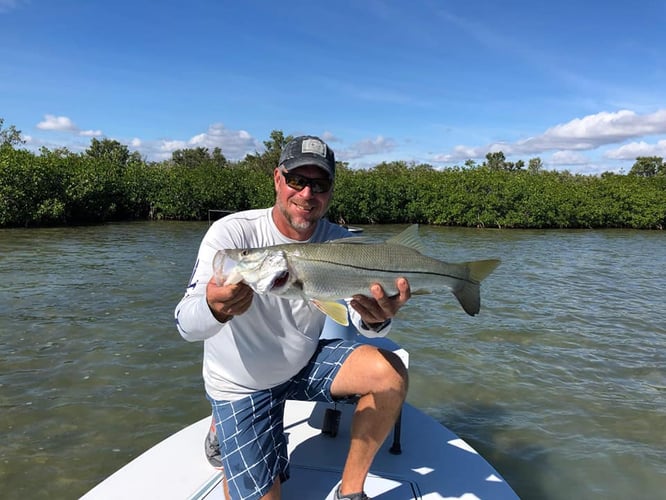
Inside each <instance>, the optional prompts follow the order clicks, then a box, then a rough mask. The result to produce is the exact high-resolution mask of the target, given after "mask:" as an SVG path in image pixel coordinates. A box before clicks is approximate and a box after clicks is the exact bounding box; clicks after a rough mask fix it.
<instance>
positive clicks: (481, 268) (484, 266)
mask: <svg viewBox="0 0 666 500" xmlns="http://www.w3.org/2000/svg"><path fill="white" fill-rule="evenodd" d="M501 262H502V261H501V260H499V259H489V260H475V261H472V262H465V264H464V265H466V266H467V269H469V278H470V279H471V280H472V281H476V282H477V283H481V282H482V281H483V280H484V279H486V277H487V276H488V275H489V274H490V273H492V272H493V271H494V270H495V268H496V267H497V266H499V265H500V263H501Z"/></svg>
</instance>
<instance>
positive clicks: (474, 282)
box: [301, 257, 479, 285]
mask: <svg viewBox="0 0 666 500" xmlns="http://www.w3.org/2000/svg"><path fill="white" fill-rule="evenodd" d="M301 259H302V260H308V261H310V262H322V263H324V264H331V265H333V266H343V267H351V268H352V269H358V270H361V271H377V272H382V273H396V274H400V273H404V274H423V275H428V274H429V275H432V276H442V277H444V278H451V279H456V280H460V281H466V282H467V283H471V284H473V285H478V284H479V282H478V281H474V280H471V279H469V278H461V277H459V276H453V275H452V274H442V273H436V272H433V271H395V270H388V269H379V268H373V267H363V266H356V265H354V264H347V263H343V262H338V261H332V260H323V259H307V258H303V257H301Z"/></svg>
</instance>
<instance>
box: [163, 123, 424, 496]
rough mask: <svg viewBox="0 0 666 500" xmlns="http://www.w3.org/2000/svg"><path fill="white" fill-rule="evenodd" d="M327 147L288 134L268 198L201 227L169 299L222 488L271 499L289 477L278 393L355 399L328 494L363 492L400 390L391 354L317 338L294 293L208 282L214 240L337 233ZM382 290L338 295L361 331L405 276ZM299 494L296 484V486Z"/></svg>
mask: <svg viewBox="0 0 666 500" xmlns="http://www.w3.org/2000/svg"><path fill="white" fill-rule="evenodd" d="M334 178H335V156H334V153H333V151H332V150H331V149H330V148H329V147H328V145H327V144H326V143H324V142H323V141H322V140H321V139H319V138H317V137H313V136H302V137H297V138H295V139H294V140H292V141H291V142H289V143H288V144H287V145H286V146H285V148H284V150H283V151H282V155H281V156H280V162H279V165H278V166H277V168H276V169H275V170H274V173H273V182H274V184H275V192H276V200H275V204H274V206H273V207H271V208H268V209H259V210H249V211H245V212H239V213H235V214H232V215H229V216H227V217H225V218H223V219H220V220H219V221H217V222H215V223H214V224H213V225H212V226H211V227H210V229H209V230H208V232H207V234H206V235H205V236H204V238H203V241H202V242H201V246H200V248H199V254H198V259H197V263H196V264H195V267H194V272H193V274H192V278H191V282H190V284H189V286H188V288H187V291H186V293H185V296H184V297H183V299H182V300H181V301H180V303H179V304H178V306H177V307H176V311H175V317H176V324H177V326H178V330H179V332H180V334H181V335H182V336H183V338H185V339H186V340H188V341H197V340H203V341H204V358H203V378H204V383H205V388H206V393H207V396H208V399H209V400H210V401H211V405H212V408H213V418H214V420H215V426H216V433H217V436H218V439H219V442H220V452H221V455H222V463H223V468H224V475H225V482H226V485H225V486H226V488H225V490H226V495H227V497H228V498H229V497H230V498H233V499H259V498H264V499H276V498H280V483H281V482H283V481H285V480H286V479H287V478H288V475H289V470H288V457H287V444H286V440H285V437H284V434H283V426H282V419H283V413H284V401H285V400H286V399H304V400H316V401H345V400H350V401H357V407H356V410H355V413H354V418H353V422H352V431H351V434H352V437H351V443H350V448H349V453H348V456H347V460H346V462H345V465H344V469H343V472H342V478H341V482H340V485H339V486H338V488H337V491H336V497H335V498H338V499H349V500H363V499H367V496H366V495H365V494H364V493H363V484H364V481H365V478H366V476H367V474H368V471H369V469H370V466H371V464H372V460H373V458H374V456H375V454H376V452H377V450H378V449H379V447H380V446H381V444H382V443H383V441H384V440H385V438H386V436H387V435H388V433H389V431H390V430H391V428H392V427H393V424H394V422H395V420H396V418H397V416H398V414H399V412H400V408H401V406H402V403H403V402H404V399H405V395H406V392H407V373H406V370H405V368H404V366H403V364H402V362H401V361H400V360H399V358H398V357H397V356H395V355H394V354H393V353H391V352H387V351H383V350H380V349H377V348H375V347H372V346H369V345H364V344H361V343H357V342H354V341H348V340H347V341H345V340H339V339H338V340H320V339H319V335H320V333H321V331H322V327H323V325H324V320H325V316H324V315H323V314H322V313H321V312H319V311H317V310H316V309H315V308H313V307H311V306H310V304H308V303H307V302H306V301H303V300H288V299H281V298H277V297H274V296H269V295H255V294H254V292H253V291H252V289H251V288H250V287H249V286H248V285H246V284H245V283H238V284H234V285H227V286H224V285H218V284H217V282H216V281H215V278H214V277H213V276H212V275H213V265H212V262H213V257H214V256H215V254H216V252H217V251H218V250H221V249H229V248H258V247H265V246H271V245H277V244H283V243H295V242H305V241H309V242H322V241H327V240H331V239H336V238H341V237H345V236H348V233H347V231H346V230H345V229H343V228H342V227H340V226H337V225H335V224H332V223H330V222H329V221H328V220H326V219H323V216H324V215H325V213H326V211H327V209H328V206H329V203H330V201H331V196H332V193H333V182H334ZM396 285H397V288H398V290H399V293H398V294H397V295H396V296H392V297H387V296H386V295H385V293H384V290H383V289H382V287H381V286H380V285H378V284H375V285H373V286H372V287H371V289H370V290H369V295H368V296H365V295H358V296H354V297H352V298H351V299H350V300H349V301H348V305H349V307H348V309H349V316H350V320H351V322H352V323H353V324H354V325H355V326H356V327H357V329H358V330H359V332H360V333H362V334H364V335H366V336H370V337H374V336H384V335H386V333H387V332H388V331H389V329H390V322H391V318H392V317H393V316H394V315H395V314H396V312H397V311H398V309H399V308H400V307H401V306H402V305H403V304H404V303H405V302H406V301H407V300H408V299H409V298H410V295H411V293H410V288H409V283H408V282H407V280H405V279H404V278H400V279H398V280H397V283H396ZM303 495H304V498H307V492H303Z"/></svg>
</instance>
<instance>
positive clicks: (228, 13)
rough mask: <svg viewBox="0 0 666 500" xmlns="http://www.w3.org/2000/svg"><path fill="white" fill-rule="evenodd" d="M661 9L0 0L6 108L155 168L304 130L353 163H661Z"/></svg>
mask: <svg viewBox="0 0 666 500" xmlns="http://www.w3.org/2000/svg"><path fill="white" fill-rule="evenodd" d="M665 26H666V2H664V1H663V0H642V1H641V2H627V1H613V0H607V1H597V0H593V1H586V2H585V1H584V2H581V1H580V0H577V1H575V2H574V1H568V0H560V1H557V2H553V1H550V2H545V1H544V2H535V1H534V0H531V1H523V0H515V1H502V2H499V1H491V0H479V1H473V0H451V1H444V0H441V1H437V0H411V1H408V0H403V1H398V0H386V1H383V0H341V1H336V2H333V1H328V2H317V1H312V0H310V1H305V0H304V1H298V0H281V1H279V2H278V1H268V0H265V1H259V0H247V1H223V0H219V1H212V0H188V1H175V0H163V1H159V2H157V1H155V2H148V1H142V0H132V1H127V0H114V1H112V2H111V1H107V2H105V1H101V0H100V1H92V0H0V117H1V118H4V119H5V127H6V126H9V125H15V126H16V127H17V128H18V129H19V130H21V131H22V133H23V136H24V138H25V139H26V140H27V144H26V147H28V148H30V149H34V150H37V149H38V148H40V147H42V146H45V147H47V148H49V149H53V148H56V147H67V148H69V149H70V150H72V151H74V152H80V151H83V150H85V148H86V147H87V146H88V145H89V144H90V140H91V137H98V138H109V139H116V140H118V141H120V142H122V143H123V144H127V145H128V146H129V147H130V149H131V150H136V151H139V152H140V153H141V154H142V155H144V156H145V157H146V158H148V159H150V160H161V159H165V158H170V157H171V153H172V152H173V151H174V150H176V149H182V148H193V147H199V146H203V147H208V148H210V149H212V148H214V147H218V146H219V147H220V148H221V149H222V152H223V153H224V154H225V156H226V157H227V158H229V159H233V160H236V159H240V158H242V157H244V156H245V154H247V153H253V152H255V151H262V149H263V141H265V140H268V139H269V136H270V133H271V131H272V130H276V129H277V130H282V131H283V132H284V133H285V134H292V135H298V134H305V133H307V134H314V135H319V136H320V137H322V138H324V139H325V140H327V141H328V142H329V145H330V146H331V147H332V148H333V149H334V150H335V152H336V156H337V158H338V160H342V161H347V162H349V164H350V165H351V166H352V167H354V168H356V167H358V168H363V167H368V166H373V165H375V164H377V163H379V162H381V161H392V160H405V161H408V162H412V161H414V162H417V163H429V164H431V165H433V166H435V167H445V166H451V165H463V164H464V162H465V160H467V159H473V160H475V161H477V162H481V161H483V159H484V158H485V155H486V153H488V152H490V151H500V150H501V151H503V152H504V153H505V155H506V156H507V158H509V159H510V160H514V161H515V160H519V159H522V160H524V161H525V162H527V161H528V160H529V159H530V158H533V157H536V156H539V157H540V158H541V159H542V160H543V161H544V164H545V166H546V168H548V169H557V170H564V169H567V170H569V171H572V172H580V173H586V174H594V173H600V172H603V171H622V170H623V171H625V172H626V171H628V170H629V169H630V168H631V166H632V165H633V163H634V161H635V158H636V157H637V156H662V157H666V50H665V49H664V47H666V29H664V27H665Z"/></svg>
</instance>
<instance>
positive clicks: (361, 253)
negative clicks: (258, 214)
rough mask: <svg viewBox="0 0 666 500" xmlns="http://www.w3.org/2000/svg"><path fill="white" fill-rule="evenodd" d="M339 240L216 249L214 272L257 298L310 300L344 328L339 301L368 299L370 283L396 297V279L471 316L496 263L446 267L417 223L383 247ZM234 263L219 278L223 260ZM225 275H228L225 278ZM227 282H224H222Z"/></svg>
mask: <svg viewBox="0 0 666 500" xmlns="http://www.w3.org/2000/svg"><path fill="white" fill-rule="evenodd" d="M366 241H367V240H366V239H365V238H343V239H339V240H332V241H329V242H326V243H302V244H301V243H294V244H287V245H276V246H272V247H264V248H255V249H229V250H220V251H219V252H218V254H217V255H216V257H215V261H214V268H215V273H216V276H218V279H219V280H221V281H220V282H223V281H224V282H225V283H226V284H229V283H238V282H240V281H245V282H246V283H247V284H248V285H250V286H251V287H252V288H253V289H254V290H255V291H256V292H257V293H260V294H273V295H277V296H280V297H284V298H290V299H304V300H309V301H311V302H312V303H313V304H314V305H315V306H316V307H317V308H318V309H319V310H321V311H322V312H323V313H324V314H327V315H328V316H330V317H331V318H332V319H333V320H335V321H337V322H338V323H340V324H343V325H347V324H348V319H347V311H346V308H345V307H344V306H342V305H341V304H340V303H339V302H335V301H337V300H340V299H344V298H349V297H351V296H352V295H356V294H363V295H369V293H370V291H369V290H370V286H371V285H372V284H373V283H379V284H381V285H382V287H383V288H384V290H385V291H386V293H387V294H389V295H393V294H396V293H398V290H397V288H396V286H395V280H396V279H397V278H398V277H401V276H402V277H404V278H407V280H408V281H409V283H410V286H411V289H412V294H418V293H429V292H432V291H435V290H442V289H449V290H450V291H451V292H452V293H453V295H454V296H455V297H456V298H457V299H458V302H460V305H461V306H462V307H463V309H464V310H465V312H467V314H469V315H472V316H473V315H475V314H476V313H478V312H479V309H480V307H481V299H480V295H479V284H480V283H481V281H482V280H483V279H484V278H485V277H486V276H488V275H489V274H490V273H491V272H492V271H493V270H494V269H495V268H496V267H497V266H498V265H499V263H500V261H499V260H479V261H473V262H463V263H458V264H450V263H447V262H444V261H441V260H438V259H434V258H432V257H428V256H426V255H424V254H423V253H422V250H423V243H422V241H421V239H420V238H419V236H418V226H417V225H416V224H414V225H412V226H410V227H408V228H407V229H406V230H405V231H403V232H402V233H400V234H399V235H397V236H394V237H392V238H390V239H389V240H387V241H386V242H384V243H367V242H366ZM227 258H229V259H231V260H232V261H234V262H235V263H236V265H235V267H233V268H232V269H231V272H230V273H229V274H228V276H226V277H225V278H224V279H222V272H223V269H224V267H225V260H226V259H227ZM225 274H226V273H225ZM225 280H226V281H225Z"/></svg>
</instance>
